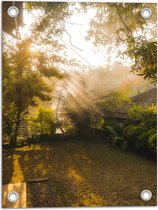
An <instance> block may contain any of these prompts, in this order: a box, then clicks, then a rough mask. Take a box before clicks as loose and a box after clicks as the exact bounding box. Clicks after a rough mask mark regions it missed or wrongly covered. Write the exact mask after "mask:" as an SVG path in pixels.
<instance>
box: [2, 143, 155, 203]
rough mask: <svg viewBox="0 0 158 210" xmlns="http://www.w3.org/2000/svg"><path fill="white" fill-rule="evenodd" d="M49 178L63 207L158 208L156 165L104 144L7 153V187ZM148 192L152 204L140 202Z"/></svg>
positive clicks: (48, 145) (37, 147)
mask: <svg viewBox="0 0 158 210" xmlns="http://www.w3.org/2000/svg"><path fill="white" fill-rule="evenodd" d="M47 178H48V179H49V184H50V185H49V186H50V187H51V188H52V189H55V193H56V194H57V195H55V198H60V201H61V202H60V203H61V206H66V207H67V206H71V207H74V206H117V205H118V206H128V205H134V206H137V205H156V163H155V162H153V161H150V160H147V159H145V158H143V157H139V156H138V155H135V154H131V153H129V152H123V151H120V150H118V149H116V148H113V147H112V146H110V145H108V144H106V143H105V141H104V140H103V139H102V140H99V139H95V140H92V139H87V140H84V141H83V140H79V139H70V140H59V141H52V142H45V143H41V144H31V145H30V146H25V147H20V148H16V149H14V150H13V149H7V150H6V149H4V150H3V184H7V183H19V182H23V181H25V182H27V181H30V180H35V179H37V180H38V179H47ZM33 187H34V188H35V185H34V186H33ZM41 189H42V188H41ZM145 189H149V190H151V192H152V193H153V197H152V199H151V200H150V201H148V202H145V201H142V200H141V198H140V193H141V192H142V191H143V190H145ZM35 192H36V191H35ZM52 192H53V191H52ZM43 199H45V198H43ZM44 203H45V202H43V204H44ZM44 205H45V204H44ZM34 207H35V206H34ZM44 207H47V206H44Z"/></svg>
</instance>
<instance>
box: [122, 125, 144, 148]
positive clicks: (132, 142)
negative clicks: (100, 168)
mask: <svg viewBox="0 0 158 210" xmlns="http://www.w3.org/2000/svg"><path fill="white" fill-rule="evenodd" d="M143 132H145V129H144V127H142V126H141V125H137V126H135V125H129V126H128V127H126V128H125V129H124V132H123V133H124V135H123V136H124V138H125V139H126V140H127V142H128V145H129V146H131V147H137V142H138V136H139V135H140V134H141V133H143Z"/></svg>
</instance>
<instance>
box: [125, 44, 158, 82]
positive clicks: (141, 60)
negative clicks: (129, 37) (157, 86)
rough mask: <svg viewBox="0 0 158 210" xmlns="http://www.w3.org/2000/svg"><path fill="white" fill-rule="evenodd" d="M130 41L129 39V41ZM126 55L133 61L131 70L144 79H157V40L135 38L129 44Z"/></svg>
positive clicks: (154, 80)
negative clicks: (149, 40)
mask: <svg viewBox="0 0 158 210" xmlns="http://www.w3.org/2000/svg"><path fill="white" fill-rule="evenodd" d="M129 42H130V41H129ZM128 55H129V56H130V57H131V58H132V60H133V61H134V64H133V65H132V66H131V71H132V72H133V73H136V74H137V75H140V76H144V79H152V81H153V82H156V80H157V42H148V41H146V40H141V41H140V40H135V41H132V42H131V43H130V44H129V50H128Z"/></svg>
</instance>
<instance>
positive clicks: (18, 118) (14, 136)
mask: <svg viewBox="0 0 158 210" xmlns="http://www.w3.org/2000/svg"><path fill="white" fill-rule="evenodd" d="M20 122H21V113H20V112H18V113H17V120H16V125H15V130H14V133H13V137H12V142H11V143H12V144H13V145H16V141H17V137H18V129H19V125H20Z"/></svg>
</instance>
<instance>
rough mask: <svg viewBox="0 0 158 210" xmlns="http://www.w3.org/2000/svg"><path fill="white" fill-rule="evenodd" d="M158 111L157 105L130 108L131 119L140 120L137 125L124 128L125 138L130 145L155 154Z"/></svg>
mask: <svg viewBox="0 0 158 210" xmlns="http://www.w3.org/2000/svg"><path fill="white" fill-rule="evenodd" d="M156 111H157V110H156V106H155V105H151V106H149V107H147V108H143V107H142V106H140V105H134V106H133V107H131V108H130V109H129V112H128V114H129V116H130V117H131V119H136V120H138V121H139V123H138V124H137V125H129V126H128V127H126V128H125V129H124V136H125V139H126V140H127V141H128V144H129V145H130V146H132V147H133V148H136V149H139V150H143V151H146V152H150V153H152V154H155V152H156V137H157V131H156V130H157V127H156V122H157V116H156Z"/></svg>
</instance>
